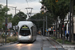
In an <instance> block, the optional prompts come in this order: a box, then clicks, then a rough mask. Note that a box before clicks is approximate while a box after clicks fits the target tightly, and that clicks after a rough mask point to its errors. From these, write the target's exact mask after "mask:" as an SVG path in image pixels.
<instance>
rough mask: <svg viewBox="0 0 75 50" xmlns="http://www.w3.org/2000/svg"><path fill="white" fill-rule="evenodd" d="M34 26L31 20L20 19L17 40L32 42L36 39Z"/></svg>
mask: <svg viewBox="0 0 75 50" xmlns="http://www.w3.org/2000/svg"><path fill="white" fill-rule="evenodd" d="M36 34H37V30H36V26H35V25H34V24H33V23H32V22H31V21H20V22H19V23H18V41H19V42H33V41H34V40H36Z"/></svg>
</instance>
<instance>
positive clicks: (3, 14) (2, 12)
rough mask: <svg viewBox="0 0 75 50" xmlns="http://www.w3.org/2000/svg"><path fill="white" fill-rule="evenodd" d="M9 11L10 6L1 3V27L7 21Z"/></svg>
mask: <svg viewBox="0 0 75 50" xmlns="http://www.w3.org/2000/svg"><path fill="white" fill-rule="evenodd" d="M7 11H9V8H7V7H6V6H2V5H1V4H0V29H1V28H2V27H3V23H4V22H5V17H6V12H7Z"/></svg>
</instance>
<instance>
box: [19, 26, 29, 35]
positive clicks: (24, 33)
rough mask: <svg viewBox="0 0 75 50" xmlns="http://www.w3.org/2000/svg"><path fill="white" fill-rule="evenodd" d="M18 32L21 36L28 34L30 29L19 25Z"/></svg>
mask: <svg viewBox="0 0 75 50" xmlns="http://www.w3.org/2000/svg"><path fill="white" fill-rule="evenodd" d="M19 34H20V35H22V36H28V35H30V29H29V28H28V27H27V26H25V25H24V26H22V27H21V29H20V33H19Z"/></svg>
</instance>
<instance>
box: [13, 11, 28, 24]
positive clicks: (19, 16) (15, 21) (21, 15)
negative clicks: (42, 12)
mask: <svg viewBox="0 0 75 50" xmlns="http://www.w3.org/2000/svg"><path fill="white" fill-rule="evenodd" d="M26 17H27V16H26V14H24V13H23V12H19V13H17V14H15V15H14V17H13V19H12V24H13V25H17V24H18V22H19V21H25V20H26Z"/></svg>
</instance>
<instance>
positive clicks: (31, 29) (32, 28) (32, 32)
mask: <svg viewBox="0 0 75 50" xmlns="http://www.w3.org/2000/svg"><path fill="white" fill-rule="evenodd" d="M31 30H32V35H33V26H32V27H31Z"/></svg>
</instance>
